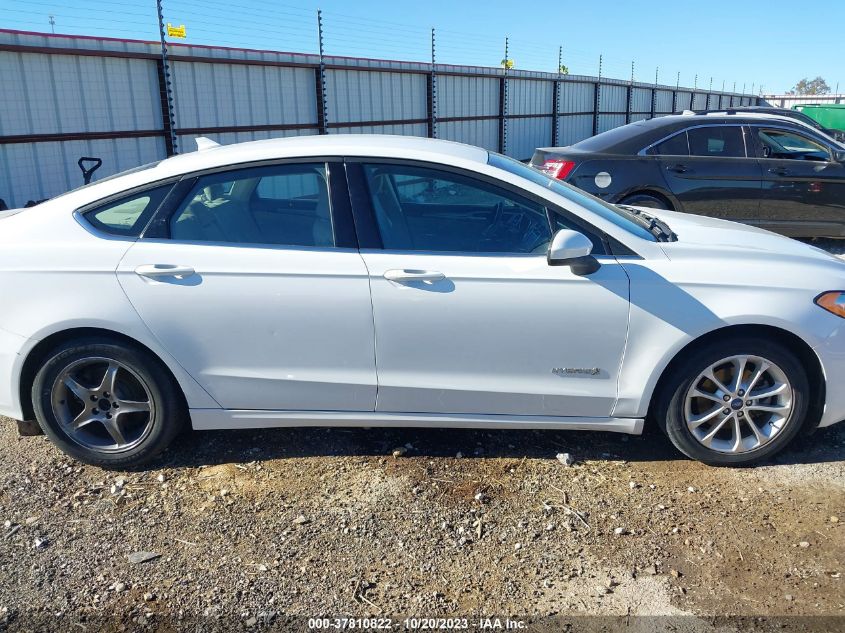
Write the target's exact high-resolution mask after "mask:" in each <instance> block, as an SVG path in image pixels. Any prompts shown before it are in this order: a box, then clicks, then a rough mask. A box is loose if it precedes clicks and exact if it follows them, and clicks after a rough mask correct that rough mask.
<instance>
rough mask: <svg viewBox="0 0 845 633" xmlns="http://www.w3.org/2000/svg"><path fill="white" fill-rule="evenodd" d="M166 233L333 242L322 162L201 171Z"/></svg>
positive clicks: (193, 238) (204, 238)
mask: <svg viewBox="0 0 845 633" xmlns="http://www.w3.org/2000/svg"><path fill="white" fill-rule="evenodd" d="M170 237H171V238H172V239H174V240H182V241H187V242H221V243H234V244H268V245H280V246H324V247H325V246H334V244H335V241H334V234H333V231H332V220H331V207H330V203H329V189H328V181H327V179H326V166H325V164H323V163H307V164H288V165H273V166H270V167H254V168H248V169H239V170H237V171H230V172H225V173H218V174H210V175H207V176H201V177H200V178H199V179H198V180H197V183H196V184H195V185H194V188H193V189H192V190H191V192H190V193H189V194H188V196H187V197H186V198H185V201H184V202H182V204H181V206H180V207H179V209H178V210H177V211H176V213H175V214H174V215H173V217H172V218H171V219H170Z"/></svg>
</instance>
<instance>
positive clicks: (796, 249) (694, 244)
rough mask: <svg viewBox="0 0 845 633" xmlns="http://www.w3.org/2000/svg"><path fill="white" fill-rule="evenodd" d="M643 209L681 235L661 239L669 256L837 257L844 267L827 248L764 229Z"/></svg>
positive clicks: (825, 259)
mask: <svg viewBox="0 0 845 633" xmlns="http://www.w3.org/2000/svg"><path fill="white" fill-rule="evenodd" d="M642 210H643V211H644V212H646V213H648V214H650V215H653V216H655V217H657V218H659V219H661V220H663V221H664V222H666V223H667V224H668V225H669V226H670V227H671V229H672V230H673V231H674V232H675V234H676V235H677V236H678V241H677V242H661V243H660V246H661V247H662V248H663V250H664V252H665V253H666V255H667V257H669V258H670V259H675V258H678V257H684V256H690V255H693V254H696V255H705V254H706V255H708V256H709V255H712V256H715V257H728V256H731V254H733V255H735V256H742V257H745V258H755V256H756V257H759V258H761V259H767V258H773V259H777V260H778V261H781V262H782V261H783V260H784V259H787V258H796V259H805V260H807V259H809V260H823V261H825V262H831V261H835V262H838V263H839V264H841V265H842V266H843V267H845V262H843V261H842V260H841V259H839V258H838V257H836V256H835V255H832V254H830V253H828V252H827V251H824V250H822V249H820V248H816V247H815V246H810V245H809V244H804V243H803V242H799V241H798V240H793V239H791V238H789V237H784V236H783V235H778V234H777V233H772V232H771V231H766V230H765V229H760V228H757V227H754V226H748V225H747V224H740V223H739V222H730V221H728V220H720V219H718V218H711V217H706V216H702V215H692V214H689V213H679V212H677V211H664V210H662V209H642Z"/></svg>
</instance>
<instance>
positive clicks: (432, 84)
mask: <svg viewBox="0 0 845 633" xmlns="http://www.w3.org/2000/svg"><path fill="white" fill-rule="evenodd" d="M434 52H435V46H434V28H433V27H432V29H431V72H430V73H429V75H428V136H429V138H437V73H436V72H435V68H434V64H435V62H436V58H435V54H434Z"/></svg>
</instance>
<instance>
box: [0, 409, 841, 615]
mask: <svg viewBox="0 0 845 633" xmlns="http://www.w3.org/2000/svg"><path fill="white" fill-rule="evenodd" d="M563 452H567V453H570V454H571V455H572V456H573V457H574V458H575V460H576V462H575V464H574V465H572V466H565V465H563V464H562V463H560V462H559V461H558V460H557V459H556V458H555V456H556V455H557V454H558V453H563ZM0 521H4V522H5V527H4V528H3V529H2V531H0V534H2V537H0V631H2V630H4V629H8V630H14V631H18V630H21V631H24V630H39V631H41V630H61V631H100V630H116V631H135V630H153V629H155V630H173V631H175V630H211V629H214V630H221V631H238V630H265V629H288V628H291V629H296V630H307V629H308V628H309V625H313V624H314V623H313V622H309V621H308V620H307V618H309V617H327V618H334V617H342V616H352V617H362V618H363V617H381V618H392V620H391V621H390V622H389V624H391V625H392V626H393V628H397V627H398V628H402V629H403V630H406V629H416V630H420V629H423V628H429V629H430V628H432V626H428V627H425V626H423V625H424V624H426V623H427V624H431V625H433V627H434V628H441V627H448V628H452V627H454V626H456V625H457V627H458V628H462V626H461V625H462V624H467V628H470V629H483V628H484V627H483V623H484V622H485V621H486V620H484V618H486V617H489V618H496V617H499V618H504V617H506V616H509V617H511V618H513V619H515V621H517V622H521V623H522V624H525V623H526V622H527V626H528V627H529V628H532V627H533V628H536V629H537V630H549V631H552V630H571V631H575V630H602V631H610V630H625V631H639V630H643V631H646V630H649V631H650V630H655V631H656V630H672V631H734V630H743V631H745V630H753V631H758V630H759V631H762V630H805V631H809V630H813V631H836V630H845V578H843V572H845V563H844V562H843V561H845V527H843V524H845V424H842V425H839V426H835V427H833V428H831V429H828V430H825V431H820V432H817V433H815V434H814V435H812V436H810V437H806V438H799V440H798V441H796V442H795V443H794V444H793V445H792V446H791V447H790V448H789V449H787V450H786V451H785V452H783V453H782V454H781V455H780V456H778V457H777V458H776V460H775V461H774V462H772V463H770V464H767V465H764V466H761V467H757V468H750V469H718V468H710V467H707V466H703V465H701V464H699V463H696V462H692V461H690V460H687V459H685V458H683V457H681V456H680V455H679V454H678V453H677V452H676V451H675V450H674V449H673V448H672V447H671V445H670V444H669V442H668V441H667V440H666V439H665V438H664V437H663V436H662V435H660V434H659V433H657V432H647V433H646V434H645V435H643V436H641V437H626V436H621V435H612V434H605V433H567V432H556V431H543V432H534V431H489V432H480V431H457V430H453V431H446V430H392V429H391V430H380V429H372V430H366V429H355V430H343V429H279V430H268V431H228V432H213V433H212V432H205V433H186V434H185V435H184V436H183V437H181V438H180V440H179V442H178V443H177V445H176V446H175V447H174V448H173V449H171V450H169V451H168V452H167V453H166V454H165V455H164V456H163V457H162V458H160V460H159V461H158V462H156V463H154V464H152V465H151V466H150V467H148V468H146V469H144V470H140V471H136V472H122V473H121V472H118V473H114V472H106V471H103V470H100V469H98V468H93V467H89V466H83V465H80V464H78V463H76V462H74V461H72V460H70V459H69V458H67V457H65V456H64V455H63V454H61V453H60V452H59V451H58V450H57V449H55V448H53V447H52V445H50V444H49V442H48V441H47V440H46V439H45V438H44V437H34V438H32V437H30V438H19V437H18V436H17V432H16V429H15V426H14V424H13V423H12V422H11V421H9V420H6V419H0ZM139 552H141V553H142V552H147V553H149V554H148V556H154V557H153V558H151V560H147V561H145V562H133V559H132V558H131V555H135V554H138V553H139ZM598 616H608V617H609V619H603V618H599V617H598ZM611 616H612V617H611ZM723 616H729V617H728V618H727V619H725V618H724V617H723ZM404 617H417V618H458V620H457V621H452V620H447V621H443V622H437V621H435V622H424V623H420V622H418V621H414V622H411V623H410V624H408V623H406V622H404V621H403V620H402V619H401V618H404ZM460 618H467V620H466V622H463V621H462V620H461V619H460ZM489 622H490V623H491V624H495V623H496V620H492V621H489ZM502 622H504V620H502ZM383 623H384V622H380V624H383ZM357 624H358V627H357V628H361V627H360V623H357ZM502 626H504V624H502ZM344 628H349V624H348V623H346V624H345V627H344Z"/></svg>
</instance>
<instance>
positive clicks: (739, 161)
mask: <svg viewBox="0 0 845 633" xmlns="http://www.w3.org/2000/svg"><path fill="white" fill-rule="evenodd" d="M745 145H746V141H745V130H744V128H743V126H741V125H702V126H696V127H693V128H689V129H688V130H686V131H684V132H680V133H678V134H676V135H674V136H673V137H670V138H669V139H666V140H665V141H663V142H662V143H658V144H657V145H655V146H654V147H652V148H650V149H649V150H648V152H647V153H649V154H655V155H657V156H659V158H658V159H657V160H658V161H659V162H660V166H661V172H662V173H663V177H664V178H665V180H666V184H667V186H668V188H669V190H670V191H671V192H672V193H673V194H674V195H675V197H676V198H677V199H678V200H680V202H681V204H682V205H683V211H686V212H687V213H696V214H699V215H708V216H711V217H717V218H723V219H726V220H738V221H747V220H750V219H753V218H755V217H756V216H757V211H758V210H759V208H760V189H761V187H762V180H761V172H760V165H759V164H758V163H757V161H756V160H755V159H754V158H753V156H752V157H751V158H749V157H748V156H747V153H746V148H745Z"/></svg>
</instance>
